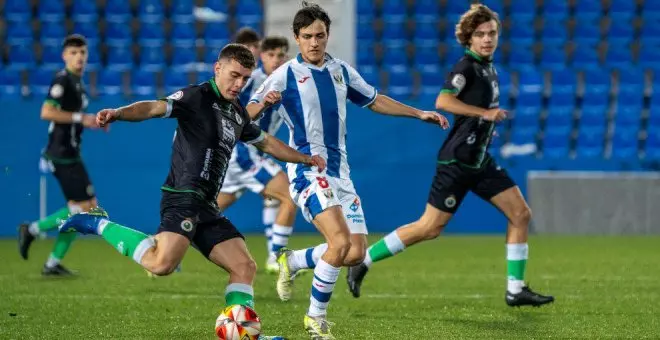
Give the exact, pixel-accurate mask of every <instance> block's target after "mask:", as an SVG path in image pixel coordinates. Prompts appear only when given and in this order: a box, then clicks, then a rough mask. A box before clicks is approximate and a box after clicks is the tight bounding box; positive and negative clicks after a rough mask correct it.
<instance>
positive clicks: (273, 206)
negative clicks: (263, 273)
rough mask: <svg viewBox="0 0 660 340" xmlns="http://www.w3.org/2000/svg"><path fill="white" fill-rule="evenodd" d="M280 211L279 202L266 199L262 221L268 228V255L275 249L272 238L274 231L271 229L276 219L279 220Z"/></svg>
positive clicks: (265, 230) (266, 230) (265, 231)
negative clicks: (278, 213)
mask: <svg viewBox="0 0 660 340" xmlns="http://www.w3.org/2000/svg"><path fill="white" fill-rule="evenodd" d="M278 210H279V202H278V201H276V200H274V199H272V198H266V199H264V209H263V210H262V215H261V220H262V222H263V224H264V225H265V226H266V228H265V229H264V233H265V234H266V240H268V241H267V242H266V247H268V248H267V250H268V253H270V252H271V249H273V242H272V237H273V230H272V229H271V228H272V226H273V224H274V223H275V219H276V218H277V211H278Z"/></svg>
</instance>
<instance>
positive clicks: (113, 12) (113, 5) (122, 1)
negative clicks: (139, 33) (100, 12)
mask: <svg viewBox="0 0 660 340" xmlns="http://www.w3.org/2000/svg"><path fill="white" fill-rule="evenodd" d="M132 16H133V14H132V13H131V5H130V2H129V1H128V0H116V1H107V2H106V5H105V20H107V21H108V23H121V24H125V23H127V22H129V21H130V20H131V17H132Z"/></svg>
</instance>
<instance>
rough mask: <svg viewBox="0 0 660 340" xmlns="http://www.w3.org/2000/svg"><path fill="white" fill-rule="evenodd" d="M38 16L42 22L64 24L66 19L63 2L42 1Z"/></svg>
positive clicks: (38, 8) (56, 0)
mask: <svg viewBox="0 0 660 340" xmlns="http://www.w3.org/2000/svg"><path fill="white" fill-rule="evenodd" d="M37 16H38V17H39V20H40V21H41V22H60V23H61V22H63V21H64V18H65V17H66V13H65V12H64V4H63V1H62V0H41V1H39V6H37Z"/></svg>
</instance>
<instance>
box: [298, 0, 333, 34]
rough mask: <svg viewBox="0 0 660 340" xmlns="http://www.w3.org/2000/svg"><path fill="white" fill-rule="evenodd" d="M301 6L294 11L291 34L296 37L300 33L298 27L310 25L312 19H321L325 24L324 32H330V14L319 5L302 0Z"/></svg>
mask: <svg viewBox="0 0 660 340" xmlns="http://www.w3.org/2000/svg"><path fill="white" fill-rule="evenodd" d="M302 6H303V7H302V8H301V9H299V10H298V12H296V16H295V17H293V34H294V35H295V36H296V37H297V36H298V34H299V33H300V29H301V28H304V27H307V26H309V25H311V24H312V23H313V22H314V21H316V20H317V19H318V20H321V21H323V23H324V24H325V30H326V33H330V24H331V23H332V20H330V16H328V12H326V11H325V10H324V9H323V8H322V7H321V6H319V5H317V4H315V3H311V2H307V1H303V2H302Z"/></svg>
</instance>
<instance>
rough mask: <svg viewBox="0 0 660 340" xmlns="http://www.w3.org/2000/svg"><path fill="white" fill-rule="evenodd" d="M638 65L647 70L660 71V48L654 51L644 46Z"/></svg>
mask: <svg viewBox="0 0 660 340" xmlns="http://www.w3.org/2000/svg"><path fill="white" fill-rule="evenodd" d="M659 33H660V32H659ZM638 63H639V65H640V66H642V67H643V68H645V69H652V70H660V48H659V49H654V48H646V46H642V49H641V50H640V52H639V62H638ZM656 73H657V72H656Z"/></svg>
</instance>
